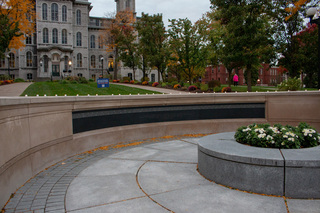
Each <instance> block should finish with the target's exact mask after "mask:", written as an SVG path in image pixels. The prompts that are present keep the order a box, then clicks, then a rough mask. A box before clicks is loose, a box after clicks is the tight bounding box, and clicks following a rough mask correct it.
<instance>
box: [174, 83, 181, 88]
mask: <svg viewBox="0 0 320 213" xmlns="http://www.w3.org/2000/svg"><path fill="white" fill-rule="evenodd" d="M180 88H181V85H180V84H176V85H174V86H173V89H180Z"/></svg>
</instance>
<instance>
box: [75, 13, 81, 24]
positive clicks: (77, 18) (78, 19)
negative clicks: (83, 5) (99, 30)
mask: <svg viewBox="0 0 320 213" xmlns="http://www.w3.org/2000/svg"><path fill="white" fill-rule="evenodd" d="M76 13H77V14H76V20H77V25H81V10H77V12H76Z"/></svg>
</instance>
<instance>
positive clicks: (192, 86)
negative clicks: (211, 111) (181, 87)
mask: <svg viewBox="0 0 320 213" xmlns="http://www.w3.org/2000/svg"><path fill="white" fill-rule="evenodd" d="M197 89H198V88H197V87H196V86H194V85H191V86H190V87H188V91H189V92H192V91H195V90H197Z"/></svg>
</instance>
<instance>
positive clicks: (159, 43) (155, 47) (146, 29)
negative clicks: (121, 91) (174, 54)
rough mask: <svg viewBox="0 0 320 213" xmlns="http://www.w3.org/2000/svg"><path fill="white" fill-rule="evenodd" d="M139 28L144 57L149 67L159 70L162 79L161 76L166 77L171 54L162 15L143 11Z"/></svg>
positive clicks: (138, 23)
mask: <svg viewBox="0 0 320 213" xmlns="http://www.w3.org/2000/svg"><path fill="white" fill-rule="evenodd" d="M137 30H138V33H139V43H140V45H139V46H140V52H141V53H142V57H143V59H144V60H145V63H146V64H148V66H149V67H151V68H153V67H155V68H156V69H157V70H158V81H160V79H161V78H160V76H162V79H164V72H165V70H166V67H167V59H168V55H169V53H168V48H167V45H166V39H167V35H166V30H165V27H164V24H163V20H162V15H161V14H155V15H148V14H144V13H142V17H141V19H140V20H139V21H138V22H137ZM144 67H145V66H144Z"/></svg>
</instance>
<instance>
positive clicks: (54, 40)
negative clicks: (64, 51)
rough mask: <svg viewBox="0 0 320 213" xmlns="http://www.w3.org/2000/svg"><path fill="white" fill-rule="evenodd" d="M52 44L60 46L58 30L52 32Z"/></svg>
mask: <svg viewBox="0 0 320 213" xmlns="http://www.w3.org/2000/svg"><path fill="white" fill-rule="evenodd" d="M52 43H54V44H58V30H57V29H56V28H54V29H53V30H52Z"/></svg>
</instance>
